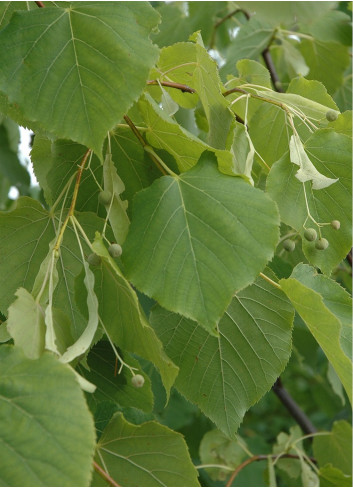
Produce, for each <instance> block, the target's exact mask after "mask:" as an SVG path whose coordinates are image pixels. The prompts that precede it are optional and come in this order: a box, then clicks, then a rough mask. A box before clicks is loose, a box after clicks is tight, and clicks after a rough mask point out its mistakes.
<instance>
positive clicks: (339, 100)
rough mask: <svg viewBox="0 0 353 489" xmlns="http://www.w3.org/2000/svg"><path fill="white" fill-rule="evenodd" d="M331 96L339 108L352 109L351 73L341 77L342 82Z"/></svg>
mask: <svg viewBox="0 0 353 489" xmlns="http://www.w3.org/2000/svg"><path fill="white" fill-rule="evenodd" d="M333 98H334V100H335V102H336V104H337V105H338V107H339V108H340V110H342V111H343V110H352V74H349V75H347V76H345V77H344V78H343V83H342V85H341V86H340V87H339V88H338V90H337V92H336V93H335V94H334V96H333Z"/></svg>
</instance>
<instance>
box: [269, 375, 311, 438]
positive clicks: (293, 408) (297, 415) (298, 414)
mask: <svg viewBox="0 0 353 489" xmlns="http://www.w3.org/2000/svg"><path fill="white" fill-rule="evenodd" d="M272 390H273V392H274V393H275V394H276V396H277V397H278V398H279V400H280V401H281V402H282V404H283V405H284V406H285V407H286V408H287V410H288V411H289V413H290V414H291V416H292V417H293V418H294V419H295V420H296V422H297V423H298V425H299V426H300V427H301V429H302V430H303V431H304V433H307V434H308V435H310V434H311V433H316V432H317V429H316V428H315V426H314V425H313V424H312V422H311V421H310V419H309V418H308V417H307V415H306V414H305V413H304V411H303V410H302V409H301V408H300V407H299V406H298V404H297V403H296V402H295V401H294V399H293V398H292V397H291V395H290V394H289V392H288V391H287V390H286V389H285V388H284V387H283V385H282V381H281V379H280V378H279V377H278V379H277V380H276V382H275V384H274V385H273V387H272Z"/></svg>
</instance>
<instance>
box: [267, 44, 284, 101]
mask: <svg viewBox="0 0 353 489" xmlns="http://www.w3.org/2000/svg"><path fill="white" fill-rule="evenodd" d="M261 54H262V57H263V59H264V61H265V65H266V67H267V69H268V71H269V72H270V76H271V80H272V83H273V86H274V88H275V90H276V91H277V92H282V93H283V92H284V90H283V89H282V87H281V81H280V79H279V78H278V74H277V71H276V68H275V65H274V64H273V59H272V56H271V53H270V50H269V48H268V47H267V48H266V49H265V50H264V51H262V53H261Z"/></svg>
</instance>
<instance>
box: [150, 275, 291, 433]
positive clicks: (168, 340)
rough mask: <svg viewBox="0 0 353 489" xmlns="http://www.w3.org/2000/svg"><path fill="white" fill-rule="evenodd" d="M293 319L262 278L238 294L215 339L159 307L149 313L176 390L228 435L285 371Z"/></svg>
mask: <svg viewBox="0 0 353 489" xmlns="http://www.w3.org/2000/svg"><path fill="white" fill-rule="evenodd" d="M271 276H272V275H271ZM292 321H293V309H292V307H291V305H290V304H289V301H288V300H287V298H286V297H285V295H284V294H283V293H282V292H281V291H280V290H278V289H276V288H274V287H273V285H271V284H269V283H268V282H267V281H265V280H264V279H262V278H258V279H257V280H256V282H255V284H253V285H251V286H250V287H248V288H246V289H245V290H244V291H242V292H238V293H237V294H236V296H235V297H234V298H233V300H232V302H231V304H230V306H229V307H228V309H227V312H226V313H225V315H224V316H223V317H222V319H221V320H220V322H219V326H218V329H219V336H218V337H217V338H216V337H214V336H211V335H210V334H208V333H207V332H206V331H205V330H204V328H202V327H201V326H200V325H198V324H196V323H194V322H192V321H190V320H188V319H186V318H183V317H181V316H178V315H177V314H174V313H171V312H169V311H166V310H164V309H162V308H161V307H159V306H158V307H156V308H154V309H153V312H152V315H151V322H152V325H153V327H154V328H155V329H156V331H157V334H158V336H159V337H160V338H161V340H162V342H163V344H164V346H165V349H166V352H167V354H168V355H169V356H170V357H171V358H172V360H173V361H174V362H175V363H176V364H177V365H178V366H179V368H180V372H179V375H178V377H177V379H176V384H175V385H176V387H177V389H178V390H179V391H180V392H181V393H182V394H183V395H184V396H185V397H186V398H187V399H189V400H190V401H192V402H194V403H195V404H197V405H198V406H199V407H200V409H201V410H202V411H203V412H204V413H205V414H206V416H208V417H209V418H210V419H211V420H212V421H213V422H214V423H216V425H217V427H218V428H219V429H221V430H222V431H223V432H224V433H225V434H226V435H227V436H228V437H229V438H231V439H234V436H235V432H236V430H237V428H238V426H239V424H240V423H241V421H242V418H243V416H244V414H245V412H246V411H247V410H248V409H249V407H250V406H252V405H253V404H255V402H257V401H258V400H259V399H260V398H261V397H262V396H263V395H264V394H265V393H266V392H267V391H268V390H269V389H270V388H271V387H272V385H273V383H274V382H275V380H276V378H277V377H278V376H279V374H280V373H281V371H282V370H283V369H284V367H285V365H286V363H287V361H288V358H289V355H290V351H291V325H292Z"/></svg>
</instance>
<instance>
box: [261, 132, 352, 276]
mask: <svg viewBox="0 0 353 489" xmlns="http://www.w3.org/2000/svg"><path fill="white" fill-rule="evenodd" d="M304 148H305V151H306V153H307V154H308V156H309V157H310V160H311V161H312V162H313V164H314V166H315V167H316V168H317V170H318V171H319V172H320V173H322V174H324V175H326V176H328V177H330V178H339V181H338V182H337V183H335V184H334V185H331V186H330V187H327V188H324V189H322V190H318V191H313V190H312V189H311V186H310V184H305V188H306V194H307V198H308V205H309V209H310V213H311V215H312V216H313V218H314V219H315V220H316V221H317V222H321V223H328V222H331V221H332V220H333V219H339V220H340V222H341V227H340V229H339V230H335V229H333V228H332V227H331V226H325V227H323V228H321V233H322V236H323V237H324V238H326V239H327V240H328V241H329V247H328V248H327V249H326V250H324V251H323V250H317V249H316V248H315V242H308V241H306V240H303V243H302V246H303V251H304V253H305V256H306V257H307V259H308V260H309V261H310V263H312V264H313V265H315V266H318V267H320V269H321V270H322V271H323V272H324V273H326V274H330V273H331V270H332V269H333V267H335V266H336V265H338V263H339V262H340V261H341V260H343V258H345V256H346V255H347V253H348V252H349V250H350V248H351V231H352V228H351V210H350V209H351V202H352V196H351V164H352V160H351V158H352V152H351V151H352V150H351V139H350V138H349V137H347V136H345V135H343V134H338V133H336V132H334V131H332V129H320V130H318V131H316V133H315V134H313V135H312V136H311V137H310V138H309V139H308V140H307V141H306V143H305V145H304ZM295 172H296V167H294V166H293V165H292V164H291V163H290V159H289V155H288V154H287V155H284V156H283V157H282V158H281V159H280V160H279V161H278V162H277V163H275V164H274V165H273V166H272V168H271V171H270V174H269V176H268V177H267V190H268V192H269V194H270V195H271V196H272V198H273V199H274V200H275V201H276V202H277V204H278V207H279V211H280V214H281V220H282V221H283V222H285V223H286V224H288V225H289V226H292V227H293V228H294V229H296V230H297V231H300V232H301V234H302V233H303V224H304V222H305V220H306V218H307V209H306V206H305V196H304V192H303V184H302V183H300V182H298V180H297V179H296V178H295ZM310 225H311V224H310Z"/></svg>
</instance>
